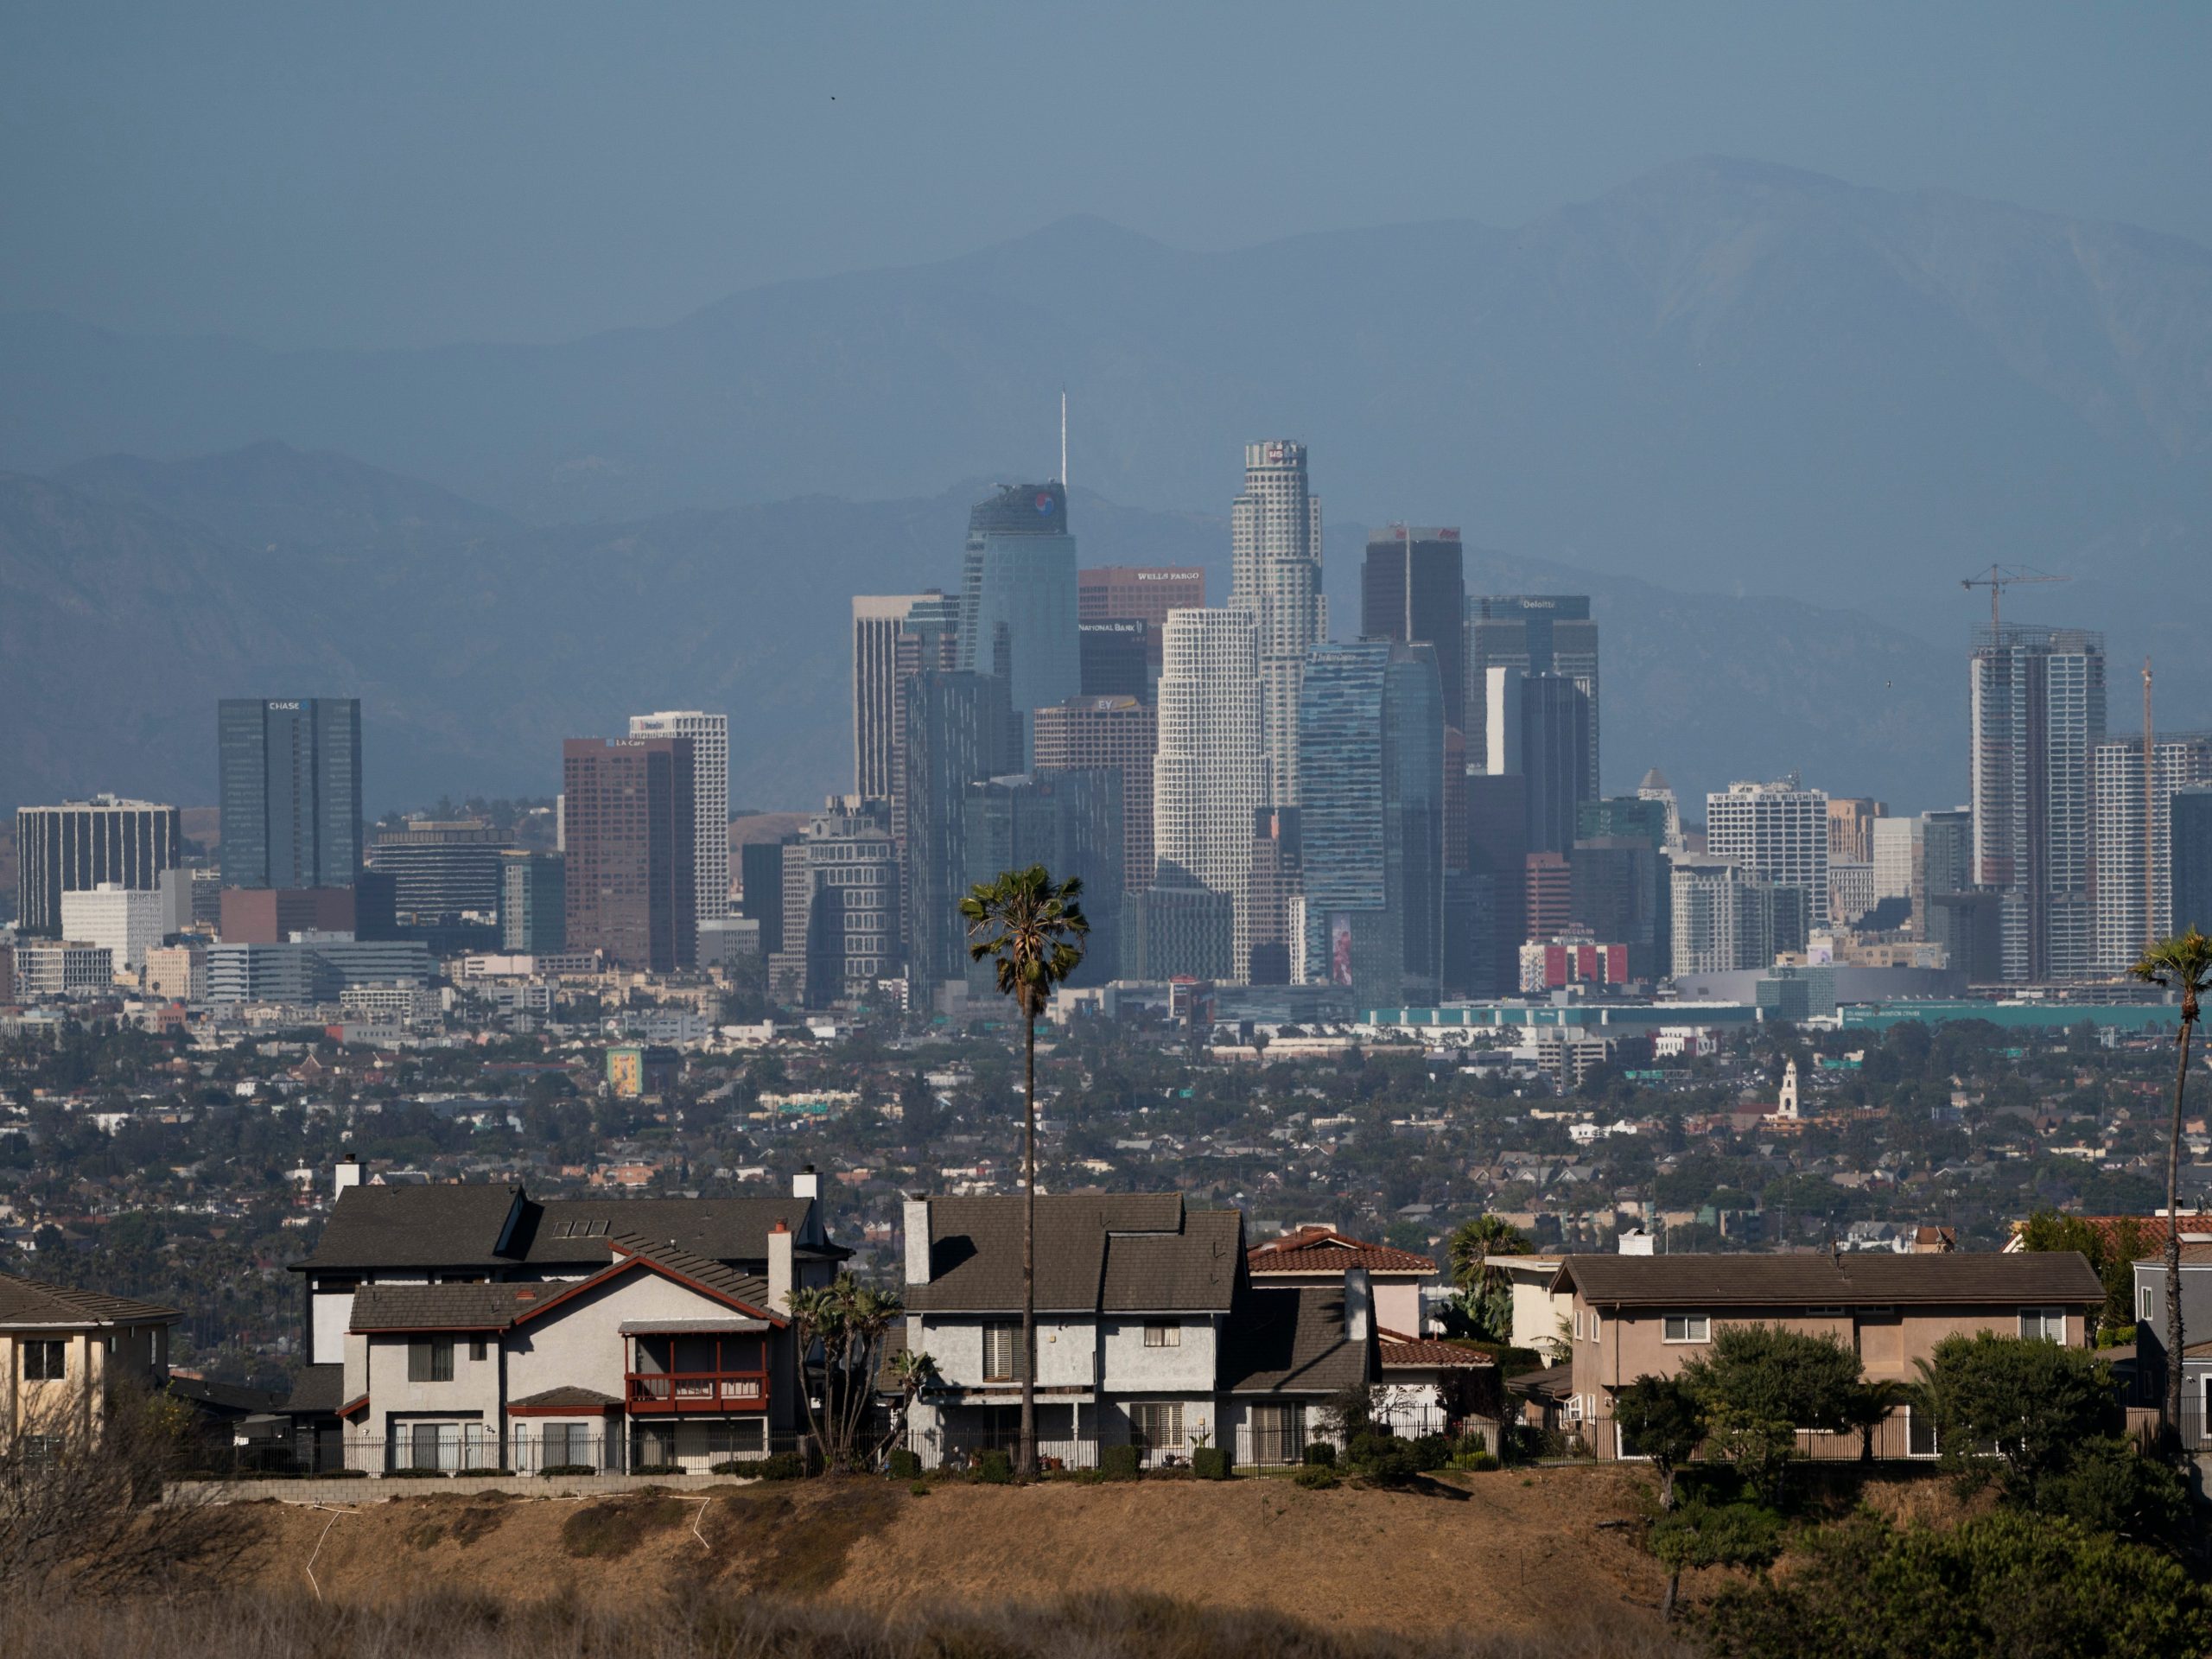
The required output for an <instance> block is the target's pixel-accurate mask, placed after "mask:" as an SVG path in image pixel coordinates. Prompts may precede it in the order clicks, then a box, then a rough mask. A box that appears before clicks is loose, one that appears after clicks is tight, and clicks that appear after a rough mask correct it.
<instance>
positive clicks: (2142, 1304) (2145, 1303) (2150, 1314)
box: [2135, 1285, 2158, 1320]
mask: <svg viewBox="0 0 2212 1659" xmlns="http://www.w3.org/2000/svg"><path fill="white" fill-rule="evenodd" d="M2157 1303H2158V1293H2157V1292H2156V1291H2154V1290H2152V1288H2151V1287H2150V1286H2148V1285H2138V1286H2137V1287H2135V1317H2136V1318H2137V1319H2145V1320H2148V1319H2156V1318H2157V1317H2158V1313H2157Z"/></svg>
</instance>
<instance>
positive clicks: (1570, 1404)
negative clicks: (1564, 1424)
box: [1567, 1394, 1582, 1423]
mask: <svg viewBox="0 0 2212 1659" xmlns="http://www.w3.org/2000/svg"><path fill="white" fill-rule="evenodd" d="M1567 1421H1568V1422H1570V1423H1579V1422H1580V1421H1582V1396H1581V1395H1579V1394H1570V1395H1567Z"/></svg>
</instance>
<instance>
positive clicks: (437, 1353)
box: [407, 1337, 453, 1467]
mask: <svg viewBox="0 0 2212 1659" xmlns="http://www.w3.org/2000/svg"><path fill="white" fill-rule="evenodd" d="M407 1380H408V1381H409V1382H410V1383H450V1382H452V1381H453V1338H451V1337H433V1338H430V1340H429V1341H428V1342H410V1343H409V1344H407ZM417 1466H418V1467H419V1466H420V1465H417Z"/></svg>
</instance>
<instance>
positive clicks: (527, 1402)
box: [291, 1171, 849, 1471]
mask: <svg viewBox="0 0 2212 1659" xmlns="http://www.w3.org/2000/svg"><path fill="white" fill-rule="evenodd" d="M848 1255H849V1252H848V1251H846V1250H845V1249H842V1247H840V1246H838V1245H836V1243H833V1242H832V1241H831V1240H830V1239H829V1235H828V1231H827V1228H826V1225H825V1223H824V1220H823V1213H822V1208H821V1203H820V1197H819V1189H818V1185H817V1178H816V1177H815V1175H814V1173H812V1172H811V1171H809V1172H808V1173H805V1174H804V1175H801V1176H799V1177H798V1178H797V1179H796V1180H795V1182H794V1192H793V1193H792V1196H791V1198H588V1199H569V1198H552V1199H545V1200H537V1199H533V1198H531V1197H530V1196H529V1194H528V1193H527V1192H524V1190H523V1189H522V1188H520V1187H518V1186H514V1187H511V1186H506V1185H429V1186H413V1185H409V1186H388V1187H377V1186H369V1185H359V1184H349V1185H346V1186H345V1187H344V1188H343V1190H341V1191H340V1193H339V1196H338V1201H337V1203H336V1205H334V1209H333V1211H332V1214H331V1217H330V1220H329V1222H328V1223H327V1225H326V1226H325V1228H324V1230H323V1233H322V1236H321V1238H320V1239H319V1240H318V1241H317V1243H316V1245H315V1249H314V1251H313V1252H312V1253H311V1254H310V1255H308V1257H307V1259H306V1260H305V1261H303V1262H299V1263H298V1264H296V1268H295V1271H296V1272H298V1273H299V1274H301V1275H302V1285H303V1288H304V1291H305V1296H306V1302H307V1307H306V1310H305V1314H306V1317H305V1325H306V1330H307V1338H306V1340H307V1347H308V1362H309V1363H308V1368H307V1370H306V1372H305V1373H304V1374H303V1376H302V1379H301V1383H300V1387H299V1389H297V1390H296V1393H295V1395H294V1396H293V1400H292V1402H291V1411H292V1415H293V1419H294V1422H295V1425H296V1430H297V1431H299V1432H300V1433H302V1434H303V1435H304V1437H305V1438H306V1440H308V1443H309V1446H311V1450H309V1449H307V1448H303V1449H302V1461H311V1462H312V1463H313V1464H314V1465H315V1466H328V1465H334V1464H336V1463H339V1462H341V1461H342V1462H343V1463H344V1464H345V1465H347V1466H350V1467H355V1468H364V1469H368V1470H371V1471H394V1470H402V1469H414V1468H429V1469H439V1470H448V1471H453V1470H465V1469H495V1468H502V1467H504V1468H510V1469H515V1470H518V1471H524V1470H535V1469H540V1468H549V1467H557V1466H564V1465H569V1466H573V1465H592V1466H594V1467H597V1468H602V1469H623V1468H633V1467H641V1466H649V1467H666V1466H671V1465H673V1466H681V1467H686V1468H703V1467H706V1466H709V1465H711V1464H713V1463H715V1462H717V1461H720V1460H721V1459H727V1458H741V1457H751V1456H758V1455H760V1454H762V1453H765V1452H767V1451H769V1450H771V1449H772V1448H773V1447H775V1446H779V1445H782V1444H788V1443H789V1442H790V1440H791V1437H792V1436H794V1435H795V1434H796V1433H798V1431H799V1429H800V1428H801V1427H802V1426H803V1422H804V1401H803V1399H802V1397H801V1395H800V1393H799V1390H800V1388H801V1387H802V1386H803V1378H802V1376H801V1370H800V1364H799V1356H798V1354H797V1352H796V1351H795V1346H794V1344H793V1341H792V1338H791V1331H790V1327H789V1323H788V1319H787V1313H788V1303H787V1300H786V1299H787V1297H788V1296H789V1294H790V1293H791V1290H792V1289H793V1288H794V1287H804V1286H811V1285H818V1284H824V1283H827V1282H829V1281H830V1280H831V1279H832V1278H834V1277H835V1275H836V1271H837V1268H838V1266H839V1264H840V1263H841V1262H842V1261H843V1260H844V1259H845V1258H846V1257H847V1256H848Z"/></svg>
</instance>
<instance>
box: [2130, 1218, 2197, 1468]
mask: <svg viewBox="0 0 2212 1659" xmlns="http://www.w3.org/2000/svg"><path fill="white" fill-rule="evenodd" d="M2183 1236H2184V1238H2186V1236H2187V1235H2186V1234H2184V1235H2183ZM2134 1274H2135V1395H2134V1400H2133V1403H2134V1404H2135V1405H2137V1406H2140V1407H2148V1408H2154V1409H2158V1410H2161V1411H2162V1410H2163V1408H2164V1405H2165V1400H2166V1363H2167V1356H2166V1259H2165V1257H2164V1255H2156V1256H2152V1257H2150V1258H2149V1259H2147V1260H2145V1261H2141V1262H2136V1263H2135V1264H2134ZM2181 1334H2182V1352H2181V1367H2182V1383H2181V1422H2180V1423H2179V1425H2177V1428H2178V1432H2179V1433H2180V1434H2181V1437H2182V1441H2183V1445H2185V1446H2188V1447H2189V1448H2190V1450H2191V1451H2193V1452H2203V1451H2212V1243H2183V1245H2182V1247H2181Z"/></svg>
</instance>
